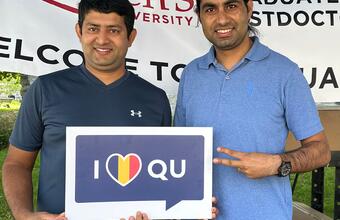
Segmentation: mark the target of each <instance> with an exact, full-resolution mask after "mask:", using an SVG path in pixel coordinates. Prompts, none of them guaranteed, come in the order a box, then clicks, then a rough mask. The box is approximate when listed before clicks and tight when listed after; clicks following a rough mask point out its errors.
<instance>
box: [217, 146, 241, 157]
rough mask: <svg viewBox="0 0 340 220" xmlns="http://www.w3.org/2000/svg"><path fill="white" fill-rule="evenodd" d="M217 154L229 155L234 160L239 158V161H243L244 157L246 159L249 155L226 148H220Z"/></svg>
mask: <svg viewBox="0 0 340 220" xmlns="http://www.w3.org/2000/svg"><path fill="white" fill-rule="evenodd" d="M217 152H220V153H224V154H227V155H229V156H231V157H234V158H237V159H241V158H242V157H244V156H245V155H246V154H247V153H244V152H240V151H235V150H231V149H229V148H225V147H218V148H217Z"/></svg>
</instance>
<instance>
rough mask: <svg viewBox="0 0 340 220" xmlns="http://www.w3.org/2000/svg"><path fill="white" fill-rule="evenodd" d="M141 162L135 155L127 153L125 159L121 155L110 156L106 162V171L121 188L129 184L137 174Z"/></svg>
mask: <svg viewBox="0 0 340 220" xmlns="http://www.w3.org/2000/svg"><path fill="white" fill-rule="evenodd" d="M141 168H142V161H141V159H140V157H139V156H138V155H137V154H135V153H129V154H127V155H125V157H124V156H123V155H121V154H118V153H114V154H111V155H110V156H109V157H108V158H107V160H106V171H107V173H108V174H109V176H110V177H111V178H112V179H113V180H114V181H115V182H117V183H118V184H119V185H121V186H123V187H124V186H126V185H128V184H129V183H131V182H132V181H133V180H134V179H135V178H136V177H137V176H138V174H139V172H140V171H141Z"/></svg>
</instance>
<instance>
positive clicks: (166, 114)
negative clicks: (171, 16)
mask: <svg viewBox="0 0 340 220" xmlns="http://www.w3.org/2000/svg"><path fill="white" fill-rule="evenodd" d="M170 125H171V110H170V105H169V100H168V98H167V96H166V94H165V92H164V91H163V90H161V89H159V88H157V87H156V86H154V85H152V84H151V83H149V82H147V81H145V80H144V79H142V78H140V77H138V76H137V75H135V74H133V73H131V72H128V71H126V73H125V75H124V76H123V77H122V78H121V79H119V80H117V81H115V82H114V83H112V84H110V85H105V84H103V83H102V82H101V81H100V80H98V79H97V78H96V77H94V76H93V75H92V74H91V73H90V72H89V71H88V70H87V69H86V68H85V67H84V65H81V66H78V67H74V68H70V69H66V70H62V71H58V72H55V73H52V74H48V75H45V76H41V77H39V78H38V79H37V80H36V81H35V82H34V83H33V84H32V85H31V87H30V88H29V90H28V91H27V93H26V95H25V97H24V100H23V103H22V105H21V108H20V111H19V114H18V117H17V121H16V124H15V128H14V130H13V132H12V135H11V137H10V143H11V144H12V145H14V146H16V147H18V148H20V149H22V150H26V151H37V150H40V151H41V152H40V153H41V155H40V157H41V161H40V176H39V191H38V210H40V211H47V212H50V213H61V212H63V211H64V207H65V195H64V194H65V131H66V126H170Z"/></svg>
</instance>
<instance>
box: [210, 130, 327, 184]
mask: <svg viewBox="0 0 340 220" xmlns="http://www.w3.org/2000/svg"><path fill="white" fill-rule="evenodd" d="M301 144H302V146H301V147H300V148H298V149H296V150H294V151H291V152H287V153H284V154H281V155H272V154H264V153H256V152H253V153H244V152H239V151H234V150H230V149H228V148H224V147H219V148H218V149H217V151H218V152H221V153H225V154H227V155H229V156H231V157H234V158H236V159H235V160H230V159H225V158H214V160H213V162H214V163H215V164H221V165H225V166H230V167H235V168H236V169H237V170H238V171H239V172H242V173H244V174H245V175H246V176H248V177H249V178H261V177H265V176H272V175H276V174H277V173H278V168H279V166H280V164H281V162H282V160H284V161H290V162H291V164H292V172H306V171H311V170H313V169H315V168H318V167H322V166H325V165H326V164H328V163H329V161H330V158H331V154H330V150H329V145H328V142H327V138H326V136H325V134H324V132H320V133H318V134H315V135H313V136H311V137H309V138H306V139H304V140H302V141H301Z"/></svg>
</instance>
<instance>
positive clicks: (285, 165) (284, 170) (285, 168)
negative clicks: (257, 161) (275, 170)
mask: <svg viewBox="0 0 340 220" xmlns="http://www.w3.org/2000/svg"><path fill="white" fill-rule="evenodd" d="M291 169H292V165H291V164H290V162H285V161H283V162H282V164H281V166H280V168H279V176H282V177H284V176H288V175H289V174H290V171H291Z"/></svg>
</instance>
